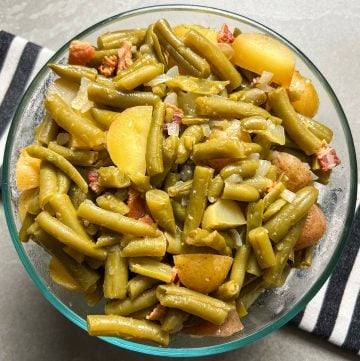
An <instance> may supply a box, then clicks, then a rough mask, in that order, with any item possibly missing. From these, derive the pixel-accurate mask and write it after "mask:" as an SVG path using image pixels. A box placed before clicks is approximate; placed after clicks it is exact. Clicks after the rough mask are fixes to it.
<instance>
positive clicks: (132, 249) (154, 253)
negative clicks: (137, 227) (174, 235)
mask: <svg viewBox="0 0 360 361" xmlns="http://www.w3.org/2000/svg"><path fill="white" fill-rule="evenodd" d="M166 247H167V242H166V238H165V237H164V236H161V237H153V238H150V237H144V238H140V239H133V240H130V241H129V243H128V244H127V245H126V246H125V247H124V248H123V250H122V256H123V257H164V256H165V253H166Z"/></svg>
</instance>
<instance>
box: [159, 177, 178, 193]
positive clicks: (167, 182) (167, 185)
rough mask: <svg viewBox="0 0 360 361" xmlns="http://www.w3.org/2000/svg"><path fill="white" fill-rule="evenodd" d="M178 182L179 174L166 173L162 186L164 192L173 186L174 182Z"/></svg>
mask: <svg viewBox="0 0 360 361" xmlns="http://www.w3.org/2000/svg"><path fill="white" fill-rule="evenodd" d="M179 180H180V174H179V173H173V172H170V173H168V175H167V176H166V178H165V182H164V185H163V189H164V191H166V192H167V191H168V189H169V188H170V187H172V186H173V185H175V184H176V182H178V181H179Z"/></svg>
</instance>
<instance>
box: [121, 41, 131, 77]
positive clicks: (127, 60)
mask: <svg viewBox="0 0 360 361" xmlns="http://www.w3.org/2000/svg"><path fill="white" fill-rule="evenodd" d="M131 47H132V44H131V42H130V41H124V43H123V45H122V47H121V48H120V49H119V51H118V58H119V61H118V65H117V71H118V72H119V71H122V70H125V69H127V68H128V67H129V66H130V65H131V64H132V63H133V61H132V58H131V57H132V53H131Z"/></svg>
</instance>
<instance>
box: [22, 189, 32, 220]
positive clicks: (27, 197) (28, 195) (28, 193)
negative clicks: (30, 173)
mask: <svg viewBox="0 0 360 361" xmlns="http://www.w3.org/2000/svg"><path fill="white" fill-rule="evenodd" d="M35 192H36V189H35V188H31V189H27V190H25V191H23V192H21V194H20V197H19V207H18V208H19V216H20V220H21V222H23V221H24V218H25V216H26V212H27V210H28V208H29V203H30V202H31V201H32V199H33V198H34V194H35Z"/></svg>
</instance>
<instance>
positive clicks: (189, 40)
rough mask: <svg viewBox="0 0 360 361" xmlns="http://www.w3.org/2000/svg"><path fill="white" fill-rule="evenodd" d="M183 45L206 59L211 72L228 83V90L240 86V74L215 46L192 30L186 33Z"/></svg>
mask: <svg viewBox="0 0 360 361" xmlns="http://www.w3.org/2000/svg"><path fill="white" fill-rule="evenodd" d="M184 43H185V45H187V46H189V47H190V48H191V49H193V50H194V51H195V52H196V53H197V54H199V55H200V56H202V57H203V58H204V59H206V60H207V61H208V62H209V64H210V68H211V70H212V71H213V72H214V74H215V75H217V76H218V77H219V78H220V79H221V80H228V81H230V84H229V90H233V89H236V88H238V87H239V86H240V84H241V82H242V78H241V75H240V73H239V72H238V71H237V70H236V68H235V67H234V65H233V64H232V63H231V62H230V60H229V59H228V58H227V57H226V56H225V54H224V53H223V52H222V51H221V50H220V49H219V48H218V47H217V46H216V44H214V43H212V42H211V41H210V40H208V39H207V38H206V37H205V36H203V35H201V34H200V33H199V32H197V31H196V30H194V29H190V30H189V31H188V32H187V33H186V35H185V38H184Z"/></svg>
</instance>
